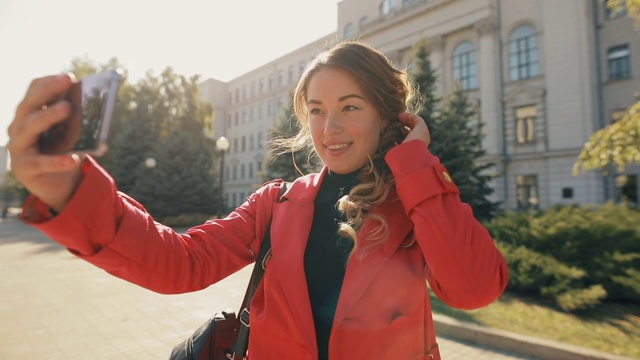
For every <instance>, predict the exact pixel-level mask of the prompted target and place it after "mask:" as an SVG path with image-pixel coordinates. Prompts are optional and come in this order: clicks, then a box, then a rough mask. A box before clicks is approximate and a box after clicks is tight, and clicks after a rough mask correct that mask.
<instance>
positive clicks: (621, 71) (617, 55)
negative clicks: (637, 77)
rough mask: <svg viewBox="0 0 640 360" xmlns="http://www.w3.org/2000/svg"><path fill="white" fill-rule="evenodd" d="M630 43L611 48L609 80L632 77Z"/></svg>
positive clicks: (608, 55) (608, 54) (609, 53)
mask: <svg viewBox="0 0 640 360" xmlns="http://www.w3.org/2000/svg"><path fill="white" fill-rule="evenodd" d="M629 57H630V52H629V46H628V45H619V46H614V47H611V48H609V51H608V53H607V62H608V64H609V80H620V79H627V78H629V77H631V65H630V64H631V61H630V59H629Z"/></svg>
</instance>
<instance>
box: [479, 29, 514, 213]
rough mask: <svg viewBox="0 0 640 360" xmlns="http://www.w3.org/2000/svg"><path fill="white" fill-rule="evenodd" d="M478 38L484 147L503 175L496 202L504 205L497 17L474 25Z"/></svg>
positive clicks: (504, 167) (498, 183)
mask: <svg viewBox="0 0 640 360" xmlns="http://www.w3.org/2000/svg"><path fill="white" fill-rule="evenodd" d="M474 28H475V30H476V33H477V35H478V39H479V40H478V48H479V49H478V50H477V53H478V60H479V61H478V69H477V70H478V80H479V81H478V84H479V86H480V121H482V123H483V124H484V127H483V132H484V134H485V136H484V139H483V140H482V147H483V149H485V150H486V152H487V157H488V159H489V160H490V161H495V162H496V163H497V168H496V170H497V171H498V172H499V173H500V174H502V176H501V177H500V178H497V179H496V181H495V182H494V189H495V192H494V198H495V199H496V200H500V201H503V200H505V199H506V198H507V194H506V193H505V191H506V189H505V182H506V181H507V178H505V177H506V176H509V174H508V173H507V172H506V170H507V169H506V166H505V163H504V159H503V155H505V154H503V146H504V142H505V138H504V126H503V122H504V121H505V120H504V117H503V116H504V115H503V113H502V88H501V87H502V84H501V79H502V76H501V71H502V69H501V68H500V53H499V52H500V51H499V49H500V46H499V42H500V36H499V34H498V33H497V26H496V18H495V17H494V16H491V17H488V18H485V19H482V20H480V21H478V22H476V23H475V24H474Z"/></svg>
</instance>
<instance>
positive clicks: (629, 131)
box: [573, 0, 640, 175]
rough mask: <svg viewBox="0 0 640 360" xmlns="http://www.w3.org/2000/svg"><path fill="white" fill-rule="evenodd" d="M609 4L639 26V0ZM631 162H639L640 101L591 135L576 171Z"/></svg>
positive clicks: (613, 0)
mask: <svg viewBox="0 0 640 360" xmlns="http://www.w3.org/2000/svg"><path fill="white" fill-rule="evenodd" d="M607 6H608V7H609V8H610V9H612V11H615V12H617V13H625V12H626V13H627V14H628V15H629V16H630V17H631V18H633V19H635V22H636V29H640V0H609V1H607ZM632 164H640V101H638V102H636V103H635V104H633V105H631V106H630V107H629V108H628V111H627V114H626V115H625V116H623V117H622V119H620V120H618V121H616V122H614V123H612V124H610V125H608V126H606V127H604V128H602V129H600V130H598V131H596V132H595V133H593V134H592V135H591V137H590V138H589V140H588V141H587V143H586V144H585V145H584V147H583V149H582V151H581V152H580V154H579V155H578V159H577V160H576V163H575V164H574V166H573V174H574V175H578V174H579V173H581V172H586V171H589V170H602V171H603V172H604V173H608V170H609V169H610V168H611V167H615V168H616V170H617V171H620V172H622V171H624V169H625V168H626V167H627V166H629V165H632Z"/></svg>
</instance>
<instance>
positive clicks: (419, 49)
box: [412, 39, 440, 133]
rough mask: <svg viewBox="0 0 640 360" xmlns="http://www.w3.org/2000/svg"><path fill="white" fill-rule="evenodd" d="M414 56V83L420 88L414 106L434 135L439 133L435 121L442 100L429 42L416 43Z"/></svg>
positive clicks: (423, 40)
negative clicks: (438, 90) (437, 85)
mask: <svg viewBox="0 0 640 360" xmlns="http://www.w3.org/2000/svg"><path fill="white" fill-rule="evenodd" d="M414 54H415V56H414V61H413V70H412V73H413V82H414V83H415V84H416V85H417V87H418V91H419V93H420V97H418V98H417V99H416V103H414V104H413V105H414V107H418V108H419V111H418V115H420V117H422V118H423V119H424V121H425V122H426V123H427V126H428V127H429V130H430V131H431V132H432V133H433V132H435V131H437V129H436V127H435V126H436V124H435V119H436V118H437V116H438V105H439V103H440V98H439V97H438V96H437V95H436V81H438V75H437V74H436V70H435V69H434V68H433V67H432V66H431V59H430V58H429V56H430V54H431V51H430V50H429V43H428V42H427V40H425V39H422V40H420V41H418V43H416V45H415V46H414Z"/></svg>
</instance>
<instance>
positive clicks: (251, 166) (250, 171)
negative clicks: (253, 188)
mask: <svg viewBox="0 0 640 360" xmlns="http://www.w3.org/2000/svg"><path fill="white" fill-rule="evenodd" d="M249 179H253V163H249Z"/></svg>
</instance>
